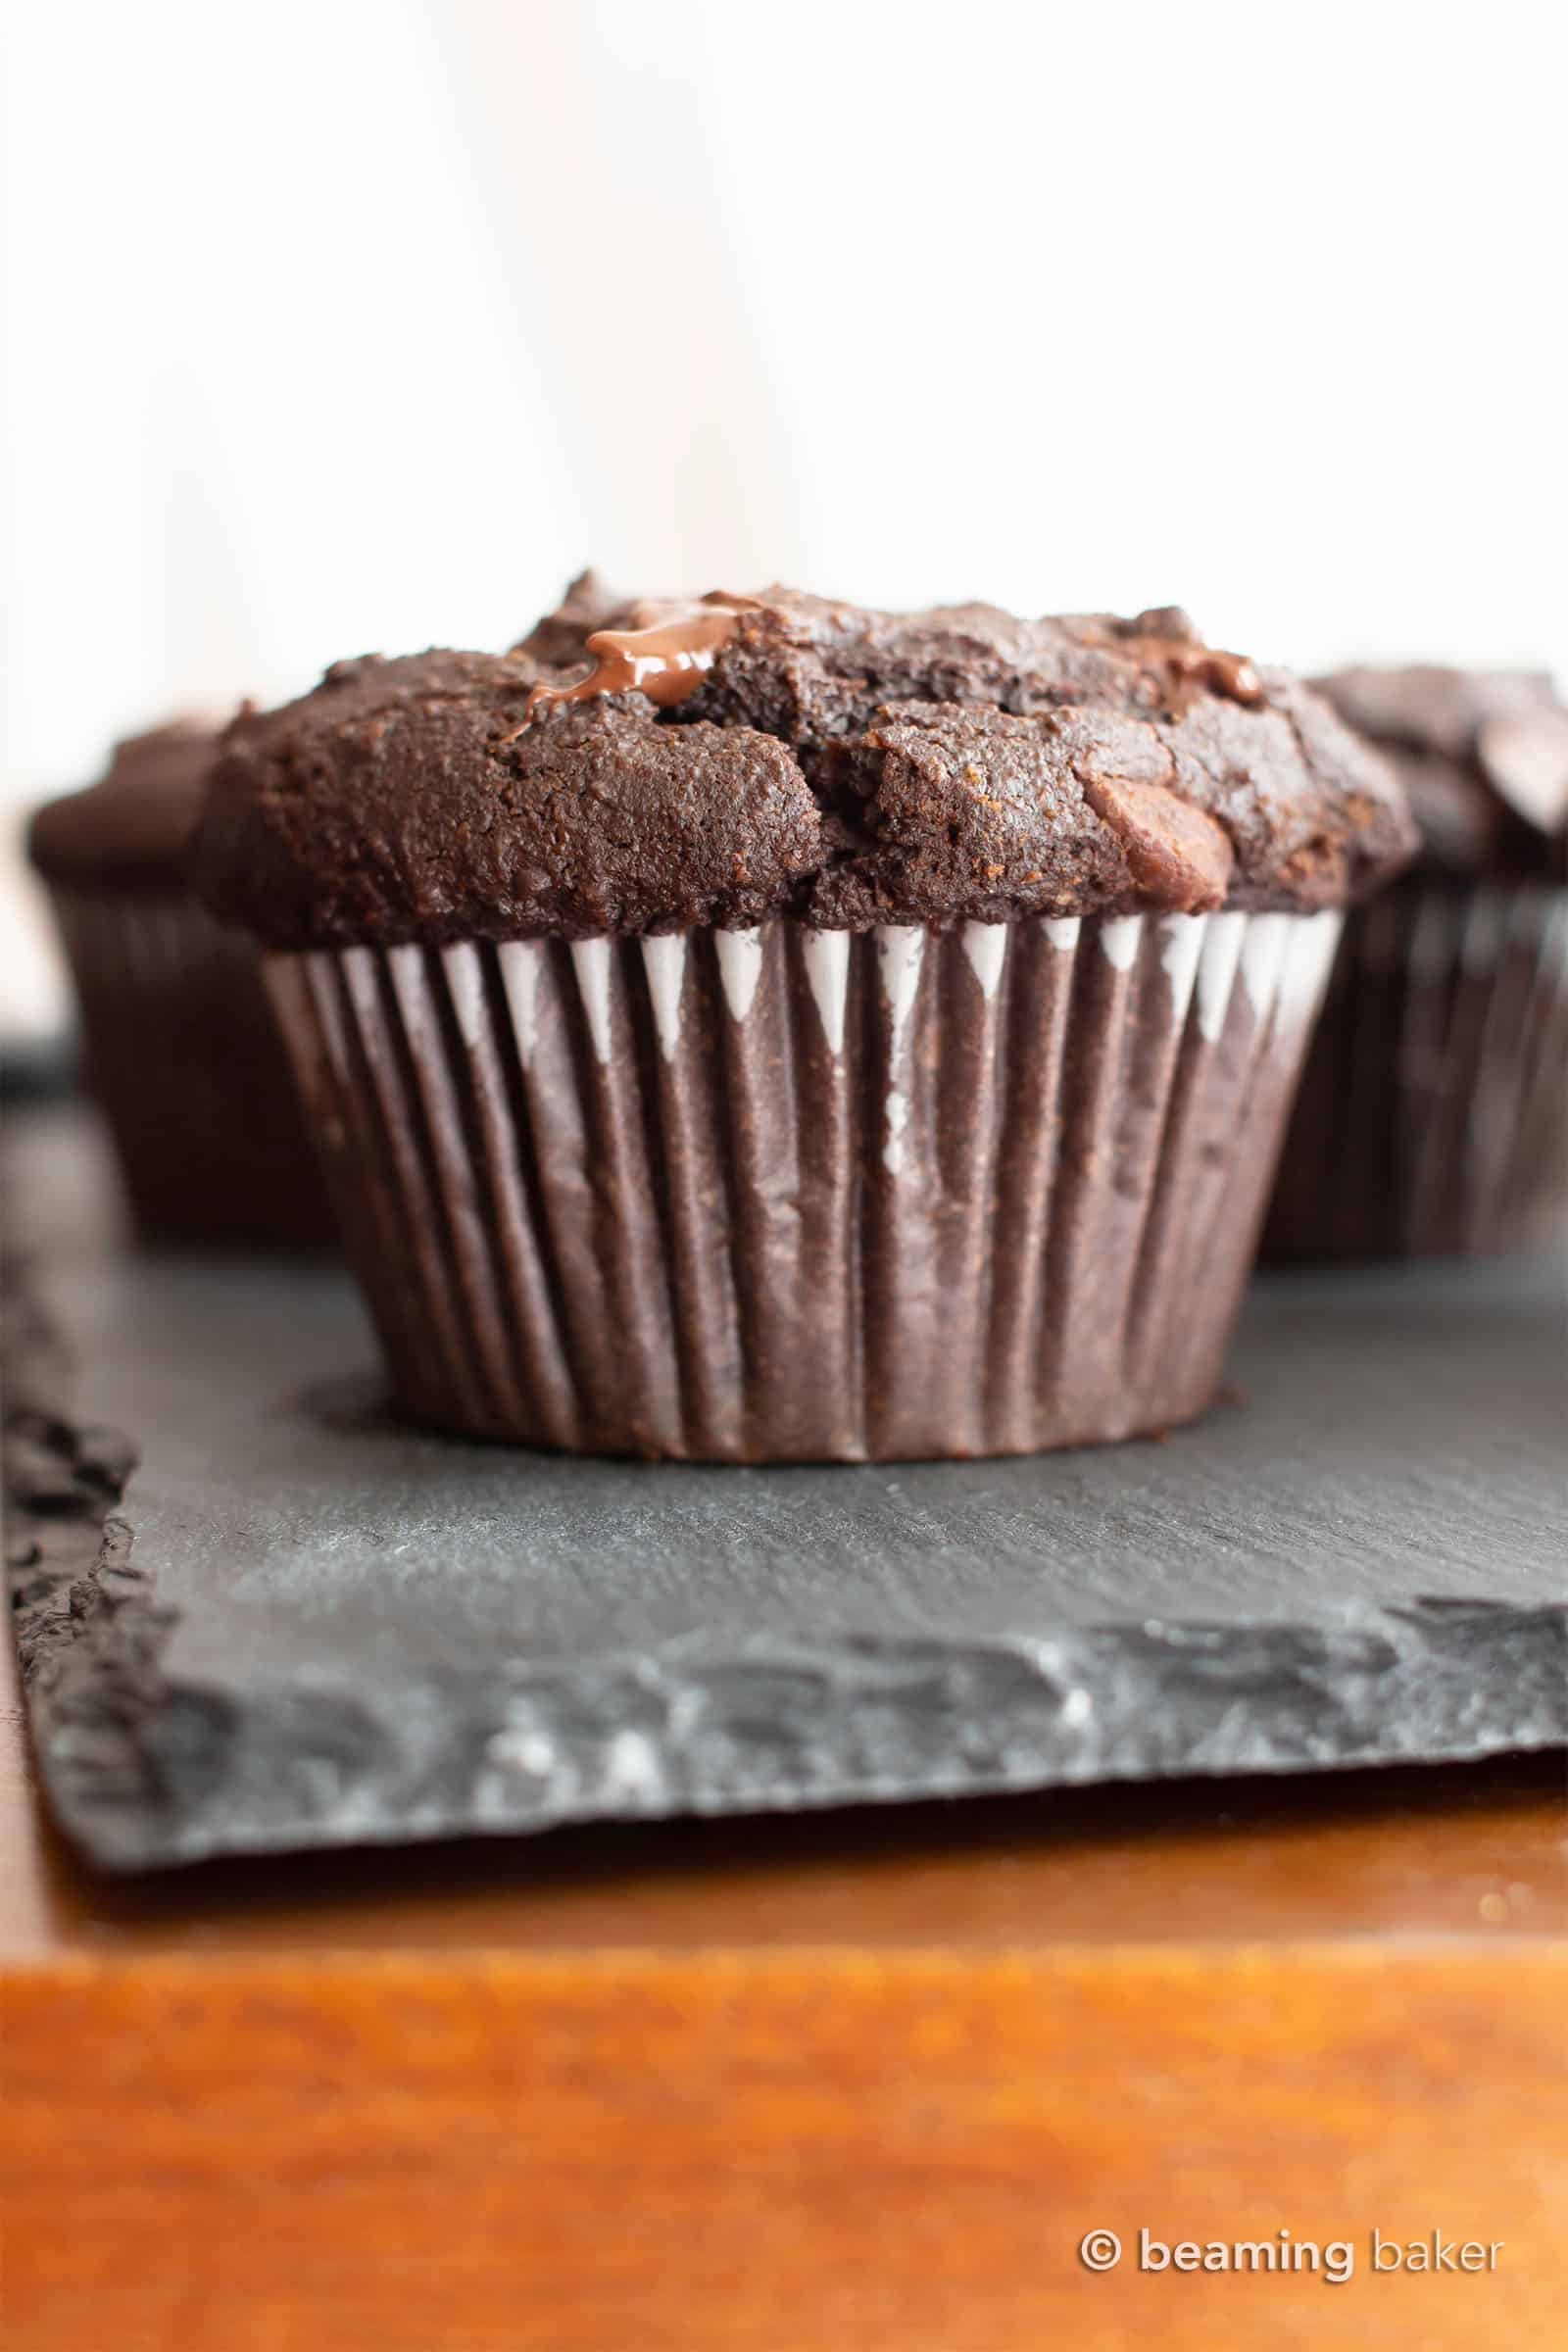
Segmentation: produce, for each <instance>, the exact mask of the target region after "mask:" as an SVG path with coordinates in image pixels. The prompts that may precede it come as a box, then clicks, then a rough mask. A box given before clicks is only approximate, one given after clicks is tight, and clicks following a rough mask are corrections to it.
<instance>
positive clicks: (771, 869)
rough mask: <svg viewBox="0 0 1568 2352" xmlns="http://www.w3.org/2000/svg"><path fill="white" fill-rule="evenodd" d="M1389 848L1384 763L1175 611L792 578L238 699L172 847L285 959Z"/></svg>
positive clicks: (1395, 861) (1297, 877) (582, 586)
mask: <svg viewBox="0 0 1568 2352" xmlns="http://www.w3.org/2000/svg"><path fill="white" fill-rule="evenodd" d="M1413 846H1414V834H1413V830H1412V828H1411V826H1410V823H1409V819H1408V815H1407V812H1406V810H1405V808H1404V805H1403V801H1402V797H1401V795H1400V792H1399V788H1398V785H1397V782H1396V780H1395V778H1394V776H1393V774H1392V772H1391V771H1390V769H1389V768H1388V766H1387V765H1386V764H1385V762H1384V761H1383V760H1381V759H1380V758H1379V757H1378V756H1377V754H1376V753H1375V752H1373V751H1371V750H1369V749H1368V748H1367V747H1366V746H1365V745H1364V744H1363V743H1361V742H1360V741H1359V740H1358V739H1357V738H1356V737H1355V736H1354V735H1353V734H1351V733H1350V731H1349V730H1348V728H1346V727H1345V726H1344V725H1343V724H1342V723H1341V721H1340V720H1339V719H1338V718H1337V717H1336V716H1335V714H1334V713H1333V711H1331V710H1330V709H1329V707H1328V706H1327V704H1326V703H1324V702H1323V701H1321V700H1320V699H1319V698H1318V697H1317V696H1315V695H1313V694H1312V693H1310V692H1309V691H1308V690H1307V689H1306V688H1305V687H1304V686H1303V685H1301V684H1300V683H1299V681H1298V680H1297V679H1295V678H1293V677H1290V676H1289V675H1287V674H1286V673H1285V672H1284V671H1280V670H1272V669H1266V670H1265V669H1254V668H1253V666H1252V664H1251V663H1250V662H1248V661H1246V660H1244V659H1242V658H1241V657H1239V656H1237V655H1234V654H1228V653H1222V652H1218V651H1215V650H1213V649H1211V648H1209V647H1208V646H1205V645H1204V644H1203V643H1202V641H1201V638H1200V637H1199V636H1198V634H1197V632H1196V631H1195V629H1194V628H1193V626H1192V624H1191V622H1190V621H1189V620H1188V619H1187V618H1186V617H1185V615H1184V614H1183V613H1179V612H1176V611H1174V610H1160V611H1157V612H1149V613H1140V614H1139V615H1138V616H1137V617H1136V618H1135V619H1130V620H1119V619H1113V618H1110V617H1109V616H1106V615H1086V616H1078V617H1074V618H1066V619H1050V620H1019V619H1015V618H1013V616H1012V615H1011V614H1010V613H1002V612H999V611H997V610H996V609H995V608H994V607H992V606H989V605H957V606H951V607H945V608H942V609H939V610H937V611H933V612H929V613H874V612H866V611H862V610H860V609H858V607H856V606H853V605H846V604H841V603H836V602H834V601H833V600H831V599H829V598H825V597H817V596H806V595H802V594H799V593H798V592H796V591H795V590H793V589H786V588H768V589H765V590H763V591H762V592H761V593H760V595H758V596H755V597H742V596H730V595H722V594H714V595H712V596H710V597H705V598H702V599H699V600H697V601H695V602H691V603H675V602H669V601H664V602H656V603H636V604H633V603H623V602H618V601H617V600H615V599H613V597H611V596H610V595H609V594H608V593H607V592H606V591H604V590H603V589H602V588H601V586H600V585H599V583H598V582H597V580H595V579H594V577H593V575H592V574H585V575H584V576H583V577H582V578H581V579H580V580H578V581H576V582H574V583H573V585H572V587H571V589H570V590H569V591H568V594H567V597H566V601H565V603H564V605H563V606H562V608H561V610H560V611H559V612H558V613H553V614H552V615H550V617H549V618H548V619H546V620H544V621H541V622H540V623H539V625H538V626H537V627H536V628H535V629H534V630H533V631H532V633H531V634H530V635H529V636H528V637H526V638H525V639H523V641H522V642H521V644H519V645H517V646H515V648H514V649H513V650H512V652H510V653H508V654H499V655H497V654H477V653H442V652H433V653H426V654H418V655H414V656H411V657H408V658H405V659H402V660H397V661H384V660H382V659H380V658H379V657H375V656H370V657H366V658H364V659H362V660H358V661H352V662H339V663H337V664H336V665H335V666H334V667H333V668H331V669H329V670H328V671H327V673H326V675H325V677H324V678H323V679H322V681H321V683H320V685H319V686H318V687H317V688H316V689H315V691H314V692H313V693H311V694H308V695H306V696H305V697H304V698H303V699H302V700H301V701H299V702H295V703H291V704H288V705H286V706H285V707H284V708H283V709H281V710H278V711H269V712H265V713H257V712H243V713H241V715H240V716H239V717H238V718H237V719H236V720H235V721H234V722H233V724H232V725H231V726H230V727H229V729H228V731H227V733H226V734H225V736H224V738H223V743H222V750H221V756H220V759H219V760H218V763H217V766H216V768H215V770H214V775H213V783H212V787H211V791H210V793H209V797H208V801H207V805H206V809H205V811H204V815H203V819H202V824H201V827H200V829H199V832H198V836H197V842H196V849H195V873H196V878H197V883H198V887H199V888H200V890H201V891H202V893H203V895H204V896H205V898H206V899H207V901H208V903H209V904H210V905H211V906H212V907H213V908H214V910H215V911H216V912H217V913H219V914H220V915H221V916H224V917H226V918H228V919H230V920H232V921H236V922H239V923H242V924H245V925H247V926H248V927H249V928H251V929H252V930H254V931H256V932H257V933H259V934H260V935H261V936H262V937H263V938H264V939H266V940H267V941H269V942H270V943H271V944H272V945H274V946H277V947H280V948H301V947H309V946H325V945H337V944H349V943H353V942H366V943H376V944H382V943H385V944H390V943H394V942H399V941H416V940H417V941H426V942H432V943H436V942H441V941H445V940H449V939H457V938H474V937H477V938H487V939H520V938H529V937H539V936H550V935H554V936H561V937H566V938H581V937H587V936H591V935H594V934H598V933H607V932H609V933H615V932H621V933H626V932H641V931H657V930H672V929H681V928H685V927H687V926H690V925H693V924H699V923H720V924H726V925H731V926H737V925H738V926H745V925H749V924H753V923H756V922H758V921H760V919H761V918H762V917H763V916H765V915H767V914H769V913H771V912H773V911H775V910H787V911H789V912H792V913H794V914H797V915H799V916H801V917H803V918H804V919H805V920H806V921H807V922H809V923H812V924H815V925H817V926H819V927H823V928H828V929H841V930H859V929H864V928H866V927H867V926H869V925H871V924H873V923H879V922H904V923H937V924H941V923H946V922H950V921H954V920H959V919H965V918H978V919H981V920H985V921H998V920H1002V919H1005V918H1006V917H1008V916H1011V915H1016V914H1022V913H1039V914H1048V915H1065V914H1083V913H1090V912H1095V911H1102V910H1103V911H1107V912H1116V913H1127V912H1133V911H1137V910H1139V909H1142V908H1158V909H1166V910H1194V911H1196V910H1200V909H1205V908H1210V907H1223V906H1232V907H1250V908H1257V907H1280V908H1309V907H1324V906H1337V905H1340V904H1342V903H1343V902H1344V901H1345V900H1347V899H1348V898H1351V897H1354V896H1357V895H1359V894H1360V893H1361V892H1363V891H1365V890H1367V889H1370V888H1371V887H1373V886H1374V885H1375V884H1376V883H1377V882H1378V881H1379V880H1380V879H1381V878H1382V877H1383V876H1384V875H1385V874H1386V873H1388V872H1389V871H1391V870H1392V869H1393V868H1395V867H1397V866H1398V865H1400V864H1402V863H1403V862H1404V860H1405V858H1407V857H1408V855H1409V854H1410V851H1411V849H1412V848H1413Z"/></svg>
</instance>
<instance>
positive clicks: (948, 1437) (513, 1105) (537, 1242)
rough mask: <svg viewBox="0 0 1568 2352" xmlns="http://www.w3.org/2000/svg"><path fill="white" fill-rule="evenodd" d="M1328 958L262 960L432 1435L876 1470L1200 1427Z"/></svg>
mask: <svg viewBox="0 0 1568 2352" xmlns="http://www.w3.org/2000/svg"><path fill="white" fill-rule="evenodd" d="M1338 930H1339V917H1338V916H1337V915H1334V914H1318V915H1311V916H1292V915H1284V914H1263V915H1244V914H1239V913H1223V914H1217V915H1210V916H1185V915H1173V916H1167V917H1161V918H1153V917H1144V916H1133V917H1126V918H1117V919H1103V918H1091V919H1085V920H1083V921H1081V922H1080V921H1078V920H1075V919H1074V920H1065V921H1059V920H1039V919H1026V920H1022V921H1018V922H1015V923H1010V924H984V923H970V924H968V925H966V926H963V927H961V928H958V929H956V930H954V931H951V932H933V931H926V930H922V929H917V928H910V927H905V926H895V925H889V926H885V927H883V928H881V929H879V930H876V931H874V932H870V933H866V934H858V935H851V934H848V933H844V932H826V931H812V930H809V929H808V928H807V927H805V926H804V925H801V924H799V923H797V922H794V921H792V920H789V919H787V918H786V919H780V920H776V921H773V922H770V923H768V924H766V925H764V926H763V927H762V928H761V929H760V930H757V931H734V932H725V931H712V930H707V931H696V932H691V933H686V934H682V935H678V936H670V937H664V938H649V939H642V940H603V939H596V940H587V941H582V942H577V943H573V944H567V943H564V942H555V941H552V942H538V943H526V944H513V945H504V946H499V947H497V946H492V945H488V944H482V945H481V944H470V943H464V944H460V945H456V946H452V947H447V948H444V949H424V948H417V947H397V948H391V949H385V950H381V949H371V948H350V949H346V950H342V951H318V952H313V953H308V954H304V955H294V956H272V957H270V958H269V963H268V973H269V979H270V985H271V988H272V992H273V997H274V1002H275V1004H276V1006H277V1009H278V1012H279V1015H280V1018H281V1022H282V1026H283V1030H284V1034H285V1036H286V1038H287V1040H288V1042H289V1045H290V1047H291V1050H292V1052H293V1054H294V1058H295V1064H296V1069H297V1072H298V1075H299V1078H300V1081H301V1086H302V1091H303V1094H304V1098H305V1101H306V1104H307V1107H308V1110H309V1111H310V1113H311V1114H312V1115H313V1117H314V1119H315V1122H316V1124H317V1126H318V1129H319V1134H320V1137H321V1140H322V1143H323V1146H324V1153H325V1160H326V1166H327V1171H328V1176H329V1179H330V1181H331V1182H332V1184H333V1187H334V1190H335V1193H336V1196H337V1205H338V1211H339V1216H340V1220H341V1222H342V1224H343V1227H344V1231H345V1236H346V1239H347V1241H348V1243H349V1247H350V1250H351V1254H352V1255H353V1257H354V1260H355V1263H356V1265H357V1268H358V1270H359V1273H360V1276H361V1279H362V1281H363V1284H364V1287H365V1289H366V1292H367V1294H368V1299H369V1301H370V1305H371V1308H372V1311H373V1313H374V1315H375V1318H376V1322H377V1325H378V1327H379V1330H380V1334H381V1338H382V1342H383V1344H384V1347H385V1350H386V1355H387V1359H388V1363H389V1366H390V1370H391V1374H392V1377H393V1381H394V1384H395V1386H396V1388H397V1390H398V1392H399V1394H400V1396H401V1397H402V1399H403V1401H404V1402H405V1403H406V1404H407V1405H408V1406H409V1407H410V1408H411V1409H413V1410H414V1411H415V1412H417V1413H418V1414H420V1415H422V1416H425V1417H427V1418H429V1419H431V1420H434V1421H437V1422H441V1423H444V1424H446V1425H448V1426H450V1427H453V1428H457V1429H462V1430H465V1431H467V1432H470V1433H474V1434H479V1435H485V1436H491V1437H497V1438H509V1439H515V1440H520V1441H522V1442H524V1443H527V1444H531V1445H538V1446H559V1447H564V1448H567V1449H574V1450H584V1451H593V1452H616V1453H641V1454H649V1455H660V1454H667V1455H685V1456H691V1457H694V1458H700V1459H711V1460H727V1461H746V1460H762V1459H771V1460H848V1461H857V1460H865V1459H885V1460H887V1459H899V1458H908V1457H919V1456H926V1455H950V1454H979V1453H1010V1452H1025V1451H1032V1450H1034V1449H1036V1448H1039V1447H1044V1446H1065V1445H1072V1444H1076V1443H1079V1442H1083V1441H1089V1440H1099V1439H1108V1438H1121V1437H1126V1436H1128V1435H1130V1434H1132V1433H1134V1432H1137V1431H1146V1430H1151V1429H1158V1428H1161V1427H1164V1426H1165V1425H1167V1424H1170V1423H1173V1422H1176V1421H1180V1420H1184V1419H1187V1418H1190V1417H1191V1416H1193V1415H1194V1414H1196V1413H1198V1412H1200V1411H1201V1409H1202V1407H1203V1405H1204V1404H1205V1403H1206V1402H1207V1400H1208V1398H1209V1397H1210V1394H1211V1392H1212V1389H1213V1386H1214V1383H1215V1380H1216V1378H1217V1376H1218V1371H1219V1366H1220V1362H1221V1358H1222V1355H1223V1351H1224V1348H1225V1345H1226V1341H1227V1338H1228V1336H1229V1332H1230V1329H1231V1324H1232V1321H1233V1317H1234V1313H1235V1309H1236V1306H1237V1303H1238V1300H1239V1298H1240V1294H1241V1290H1242V1286H1243V1283H1244V1281H1245V1278H1246V1275H1247V1272H1248V1268H1249V1265H1250V1259H1251V1256H1252V1252H1253V1248H1254V1243H1255V1239H1256V1231H1257V1225H1258V1220H1259V1218H1260V1216H1261V1213H1262V1208H1263V1204H1264V1201H1265V1199H1266V1196H1267V1192H1268V1187H1269V1183H1270V1180H1271V1178H1272V1174H1273V1168H1274V1160H1275V1155H1276V1152H1277V1148H1278V1144H1279V1140H1280V1137H1281V1135H1282V1133H1283V1129H1284V1123H1285V1118H1286V1114H1287V1111H1288V1108H1289V1103H1290V1099H1291V1095H1292V1092H1293V1089H1294V1086H1295V1082H1296V1078H1297V1074H1298V1070H1299V1061H1300V1056H1301V1054H1302V1050H1303V1047H1304V1045H1305V1042H1306V1036H1307V1032H1308V1029H1309V1026H1310V1023H1311V1020H1312V1017H1313V1015H1314V1013H1315V1011H1316V1008H1317V1005H1318V1001H1319V998H1320V995H1321V990H1322V986H1323V982H1324V979H1325V977H1326V974H1327V971H1328V967H1329V964H1330V961H1331V960H1332V956H1333V952H1334V946H1335V942H1336V938H1337V936H1338Z"/></svg>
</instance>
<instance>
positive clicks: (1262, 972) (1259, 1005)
mask: <svg viewBox="0 0 1568 2352" xmlns="http://www.w3.org/2000/svg"><path fill="white" fill-rule="evenodd" d="M1292 920H1293V917H1292V916H1290V915H1288V914H1254V915H1250V916H1249V918H1248V923H1247V930H1246V932H1245V933H1244V935H1243V938H1242V986H1243V987H1244V988H1245V989H1246V991H1247V994H1248V999H1249V1001H1250V1005H1251V1007H1252V1013H1253V1017H1254V1018H1255V1019H1256V1020H1257V1021H1258V1022H1260V1023H1261V1022H1262V1021H1263V1020H1264V1019H1265V1018H1266V1017H1267V1015H1268V1014H1269V1012H1270V1011H1271V1010H1272V1009H1273V1005H1274V1000H1275V998H1276V997H1277V996H1278V995H1279V987H1280V972H1281V970H1282V968H1283V966H1284V963H1285V949H1286V945H1287V943H1288V941H1289V938H1290V927H1291V923H1292Z"/></svg>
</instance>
